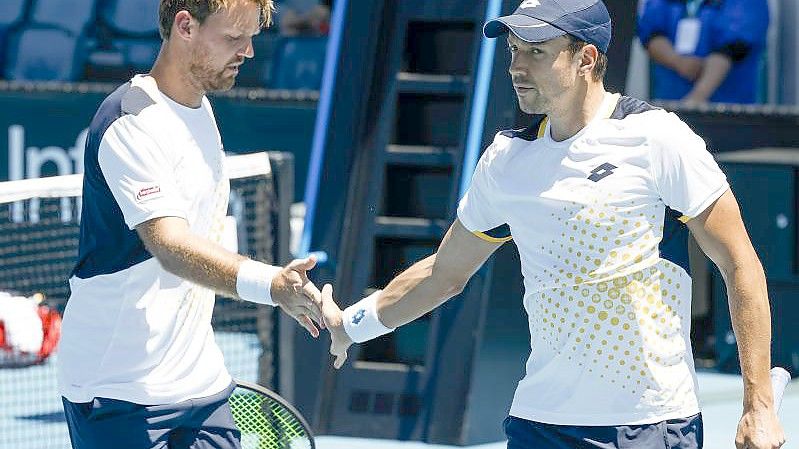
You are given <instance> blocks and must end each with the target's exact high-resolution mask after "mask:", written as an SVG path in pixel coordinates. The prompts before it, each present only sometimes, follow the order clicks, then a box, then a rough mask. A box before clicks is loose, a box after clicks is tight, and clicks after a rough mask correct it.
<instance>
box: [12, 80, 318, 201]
mask: <svg viewBox="0 0 799 449" xmlns="http://www.w3.org/2000/svg"><path fill="white" fill-rule="evenodd" d="M114 88H115V86H109V85H30V84H29V85H11V84H0V131H1V132H2V134H3V136H2V137H0V180H2V181H5V180H19V179H26V178H38V177H42V176H54V175H68V174H73V173H82V172H83V149H84V145H85V142H86V134H87V127H88V125H89V122H90V121H91V119H92V117H93V116H94V113H95V110H96V109H97V107H98V106H99V105H100V103H101V102H102V101H103V99H104V98H105V97H106V96H107V95H108V94H109V93H110V92H111V91H113V89H114ZM211 103H212V104H213V106H214V111H215V113H216V116H217V121H218V122H219V128H220V132H221V134H222V141H223V143H224V145H225V149H226V150H227V151H230V152H235V153H242V152H252V151H262V150H269V151H288V152H291V153H293V154H294V157H295V167H296V170H297V172H296V177H295V198H302V194H303V192H302V191H303V189H304V186H305V176H306V172H307V166H308V158H309V154H310V148H311V141H312V139H313V127H314V119H315V116H316V94H315V93H305V94H303V93H287V92H274V91H272V92H270V91H264V90H256V91H246V90H237V91H232V92H230V93H226V94H220V95H215V96H212V97H211Z"/></svg>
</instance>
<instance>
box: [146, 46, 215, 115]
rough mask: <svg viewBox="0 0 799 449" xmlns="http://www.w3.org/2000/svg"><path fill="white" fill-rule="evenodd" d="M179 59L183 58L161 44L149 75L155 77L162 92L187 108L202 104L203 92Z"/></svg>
mask: <svg viewBox="0 0 799 449" xmlns="http://www.w3.org/2000/svg"><path fill="white" fill-rule="evenodd" d="M181 60H185V58H179V57H176V55H173V54H171V52H170V50H169V48H168V46H167V45H164V46H162V47H161V52H160V53H159V54H158V58H157V59H156V61H155V64H153V68H152V69H151V70H150V76H152V77H153V79H155V82H156V84H158V90H160V91H161V93H162V94H164V95H166V96H167V97H169V98H170V99H172V100H173V101H175V102H176V103H179V104H182V105H183V106H186V107H188V108H198V107H200V106H201V105H202V99H203V96H204V95H205V92H204V91H202V89H199V88H197V87H196V86H195V85H194V83H193V82H192V80H191V79H190V76H189V68H188V67H186V65H185V64H182V63H181Z"/></svg>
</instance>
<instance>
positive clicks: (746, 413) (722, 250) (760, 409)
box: [688, 190, 785, 449]
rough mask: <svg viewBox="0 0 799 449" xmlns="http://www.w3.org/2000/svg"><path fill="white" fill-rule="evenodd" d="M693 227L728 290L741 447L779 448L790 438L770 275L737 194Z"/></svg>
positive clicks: (690, 224)
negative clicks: (778, 386)
mask: <svg viewBox="0 0 799 449" xmlns="http://www.w3.org/2000/svg"><path fill="white" fill-rule="evenodd" d="M688 228H689V229H690V230H691V233H692V234H693V235H694V237H695V238H696V241H697V242H698V243H699V246H700V247H701V248H702V250H703V251H704V252H705V254H707V255H708V256H709V257H710V258H711V259H712V260H713V262H714V263H715V264H716V266H718V267H719V270H720V271H721V274H722V276H723V277H724V283H725V284H726V286H727V298H728V301H729V306H730V316H731V318H732V327H733V330H734V331H735V338H736V340H737V341H738V354H739V357H740V360H741V372H742V373H743V382H744V401H743V402H744V403H743V415H742V417H741V421H740V422H739V424H738V432H737V434H736V437H735V443H736V447H737V448H738V449H743V448H745V447H748V448H750V449H755V448H756V449H760V448H769V449H771V448H777V447H780V446H781V445H782V443H783V442H784V441H785V436H784V433H783V431H782V428H781V427H780V424H779V419H778V418H777V416H776V411H775V410H774V399H773V394H772V391H771V381H770V379H769V368H770V367H771V351H770V350H771V313H770V310H769V302H768V293H767V291H766V276H765V274H764V273H763V267H762V265H761V264H760V260H758V258H757V254H756V253H755V250H754V248H753V247H752V243H751V242H750V240H749V235H748V234H747V233H746V229H745V228H744V224H743V221H742V219H741V214H740V211H739V210H738V203H737V201H736V200H735V197H734V196H733V194H732V192H731V191H730V190H727V192H726V193H724V195H722V196H721V198H719V199H718V201H716V203H715V204H713V205H712V206H710V207H709V208H708V210H706V211H705V212H703V213H702V214H701V215H700V216H698V217H696V218H694V219H693V220H690V221H689V222H688Z"/></svg>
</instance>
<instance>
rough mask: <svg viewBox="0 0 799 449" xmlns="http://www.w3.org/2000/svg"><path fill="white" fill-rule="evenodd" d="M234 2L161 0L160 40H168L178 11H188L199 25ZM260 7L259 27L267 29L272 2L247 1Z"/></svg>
mask: <svg viewBox="0 0 799 449" xmlns="http://www.w3.org/2000/svg"><path fill="white" fill-rule="evenodd" d="M233 1H236V0H161V4H160V5H159V6H158V32H159V33H160V34H161V38H162V39H164V40H166V39H169V35H170V34H171V33H172V25H174V23H175V15H177V13H178V12H180V11H183V10H185V11H188V13H189V14H191V16H192V17H194V18H195V19H197V20H198V21H199V22H200V23H203V22H205V19H207V18H208V16H210V15H212V14H215V13H216V12H218V11H219V10H220V9H222V8H226V7H228V6H230V4H231V3H232V2H233ZM248 1H251V2H253V3H255V4H257V5H258V6H260V7H261V26H262V27H267V26H269V25H271V24H272V16H273V14H274V12H275V5H274V1H273V0H248Z"/></svg>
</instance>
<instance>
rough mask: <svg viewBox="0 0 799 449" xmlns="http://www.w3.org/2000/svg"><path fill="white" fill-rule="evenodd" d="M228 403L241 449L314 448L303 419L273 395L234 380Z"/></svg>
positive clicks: (295, 410) (276, 395) (255, 386)
mask: <svg viewBox="0 0 799 449" xmlns="http://www.w3.org/2000/svg"><path fill="white" fill-rule="evenodd" d="M228 402H229V403H230V409H231V411H232V412H233V420H234V421H235V422H236V427H238V428H239V431H241V447H242V449H315V447H316V446H315V444H314V437H313V432H311V428H310V426H309V425H308V423H307V422H306V421H305V418H303V417H302V415H300V412H298V411H297V409H295V408H294V407H292V406H291V404H289V403H288V402H287V401H286V400H285V399H283V398H282V397H280V396H279V395H278V394H277V393H275V392H273V391H270V390H268V389H266V388H264V387H262V386H260V385H256V384H252V383H249V382H242V381H239V380H237V381H236V389H235V390H233V394H231V395H230V399H229V400H228Z"/></svg>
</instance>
